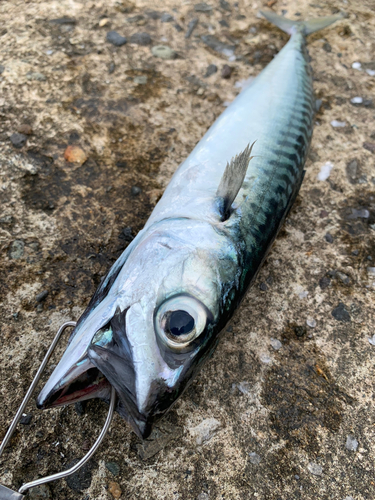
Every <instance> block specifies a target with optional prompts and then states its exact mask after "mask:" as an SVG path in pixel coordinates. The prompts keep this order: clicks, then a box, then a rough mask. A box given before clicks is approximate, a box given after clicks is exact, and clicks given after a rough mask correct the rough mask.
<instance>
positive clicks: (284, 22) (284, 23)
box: [260, 10, 344, 35]
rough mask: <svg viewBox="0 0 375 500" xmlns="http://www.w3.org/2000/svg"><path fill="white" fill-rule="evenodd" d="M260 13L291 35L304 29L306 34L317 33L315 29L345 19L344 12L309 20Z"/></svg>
mask: <svg viewBox="0 0 375 500" xmlns="http://www.w3.org/2000/svg"><path fill="white" fill-rule="evenodd" d="M260 13H261V14H262V15H263V16H264V17H265V18H266V19H267V20H268V21H269V22H270V23H272V24H274V25H275V26H277V27H278V28H280V29H281V30H283V31H285V33H288V34H289V35H293V33H295V32H296V31H302V32H303V34H304V35H310V34H311V33H315V31H319V30H322V29H323V28H326V27H327V26H329V25H330V24H333V23H334V22H336V21H338V20H339V19H343V17H344V16H343V15H342V14H337V15H334V16H327V17H319V18H316V19H309V20H308V21H294V20H292V19H287V18H286V17H283V16H279V15H278V14H275V13H274V12H264V11H262V10H261V11H260Z"/></svg>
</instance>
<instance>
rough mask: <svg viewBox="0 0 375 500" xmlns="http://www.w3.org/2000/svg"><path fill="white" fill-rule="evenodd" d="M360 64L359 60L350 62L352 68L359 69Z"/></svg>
mask: <svg viewBox="0 0 375 500" xmlns="http://www.w3.org/2000/svg"><path fill="white" fill-rule="evenodd" d="M361 66H362V64H361V63H360V62H354V63H353V64H352V68H353V69H361Z"/></svg>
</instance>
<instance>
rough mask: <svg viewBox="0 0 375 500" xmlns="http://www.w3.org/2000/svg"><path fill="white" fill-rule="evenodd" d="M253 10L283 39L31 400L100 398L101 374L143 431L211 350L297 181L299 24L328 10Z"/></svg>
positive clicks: (302, 32)
mask: <svg viewBox="0 0 375 500" xmlns="http://www.w3.org/2000/svg"><path fill="white" fill-rule="evenodd" d="M265 16H266V17H267V18H268V19H269V20H271V22H273V23H274V24H276V25H277V26H279V27H280V28H281V29H283V30H284V31H287V32H288V33H289V34H291V38H290V40H289V42H288V43H287V44H286V46H285V47H284V48H283V49H282V50H281V51H280V53H279V54H278V55H277V57H275V58H274V60H273V61H272V62H271V63H270V64H269V65H268V66H267V67H266V68H265V69H264V70H263V71H262V73H261V74H260V75H259V76H258V77H257V78H256V79H255V80H254V81H253V82H252V84H251V86H249V87H248V88H246V89H245V90H244V91H243V92H241V94H240V95H239V96H238V97H237V98H236V99H235V100H234V102H233V103H232V104H231V105H230V106H229V107H228V108H227V109H226V110H225V112H224V113H223V114H222V115H221V116H220V117H219V119H218V120H217V121H216V122H215V123H214V124H213V126H212V127H211V128H210V129H209V130H208V132H207V133H206V134H205V136H204V137H203V138H202V140H201V141H200V142H199V143H198V145H197V146H196V147H195V149H194V150H193V151H192V153H191V154H190V156H189V157H188V158H187V159H186V160H185V161H184V162H183V163H182V164H181V165H180V166H179V168H178V169H177V171H176V172H175V174H174V175H173V177H172V179H171V181H170V183H169V185H168V187H167V189H166V190H165V193H164V195H163V197H162V198H161V200H160V201H159V203H158V204H157V205H156V207H155V209H154V210H153V212H152V214H151V216H150V218H149V220H148V221H147V223H146V225H145V227H144V229H143V230H142V231H140V233H139V234H138V235H137V237H136V238H135V239H134V240H133V241H132V243H131V244H130V245H129V246H128V248H127V249H126V250H125V251H124V253H123V254H122V255H121V257H120V258H119V259H118V260H117V262H116V263H115V264H114V266H113V267H112V269H111V270H110V271H109V273H108V275H107V276H106V278H105V279H104V280H103V282H102V284H101V285H100V286H99V288H98V290H97V291H96V293H95V295H94V296H93V298H92V300H91V302H90V304H89V306H88V307H87V309H86V311H85V312H84V314H83V315H82V317H81V318H80V319H79V321H78V324H77V326H76V328H75V329H74V332H73V334H72V336H71V338H70V341H69V345H68V347H67V349H66V351H65V353H64V355H63V357H62V359H61V361H60V363H59V364H58V366H57V367H56V369H55V371H54V372H53V374H52V376H51V377H50V379H49V380H48V382H47V384H46V385H45V387H44V388H43V390H42V392H41V393H40V395H39V397H38V401H37V403H38V406H39V407H40V408H47V407H50V406H58V405H63V404H68V403H72V402H76V401H78V400H84V399H89V398H92V397H100V398H102V399H104V400H108V399H109V391H110V386H111V385H112V386H113V387H114V388H115V389H116V392H117V394H118V400H119V403H118V407H117V410H118V411H119V413H120V414H121V415H123V416H124V417H125V418H126V419H127V420H128V421H129V422H130V423H131V425H132V427H133V429H134V430H135V432H136V433H137V434H138V435H139V436H141V437H143V438H145V437H147V436H148V435H149V433H150V432H151V428H152V424H153V423H154V421H156V420H157V419H158V418H160V417H161V416H162V415H163V414H164V413H165V412H166V411H168V409H169V408H170V407H171V406H172V405H173V403H174V402H175V401H176V400H177V398H178V397H179V396H180V395H181V393H182V392H183V390H184V389H185V388H186V387H187V385H188V383H189V382H190V381H191V380H192V377H193V376H194V375H195V374H196V373H197V371H198V369H199V367H200V366H201V365H202V364H203V362H204V361H205V360H206V359H207V357H209V355H210V354H211V353H212V352H213V350H214V349H215V347H216V345H217V342H218V339H219V334H220V332H221V331H222V330H223V329H224V327H225V325H226V324H227V322H228V321H229V320H230V318H231V317H232V315H233V313H234V312H235V310H236V309H237V307H238V305H239V303H240V301H241V300H242V298H243V296H244V294H245V292H246V290H247V289H248V287H249V285H250V284H251V282H252V281H253V280H254V278H255V276H256V274H257V272H258V270H259V268H260V266H261V264H262V262H263V260H264V259H265V257H266V255H267V252H268V250H269V248H270V246H271V244H272V242H273V240H274V239H275V237H276V235H277V233H278V230H279V229H280V227H281V225H282V223H283V221H284V219H285V217H286V215H287V213H288V211H289V209H290V207H291V206H292V204H293V201H294V199H295V197H296V195H297V193H298V190H299V188H300V185H301V182H302V180H303V174H304V170H303V168H304V163H305V159H306V154H307V150H308V147H309V143H310V140H311V135H312V120H313V90H312V78H311V71H310V67H309V63H308V59H307V52H306V41H305V38H306V34H309V33H312V32H314V31H317V30H318V29H322V28H324V27H325V26H328V25H329V24H331V23H332V22H334V21H335V20H337V19H339V17H337V16H336V17H333V16H331V17H330V18H323V19H321V20H313V21H308V22H305V23H297V22H293V21H289V20H287V19H285V18H282V17H279V16H276V15H274V14H265ZM254 142H255V144H253V143H254ZM250 144H253V154H254V156H253V157H250V153H251V148H250V147H249V145H250Z"/></svg>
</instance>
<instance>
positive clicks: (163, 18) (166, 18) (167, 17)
mask: <svg viewBox="0 0 375 500" xmlns="http://www.w3.org/2000/svg"><path fill="white" fill-rule="evenodd" d="M173 19H174V18H173V16H171V15H170V14H168V12H163V14H162V15H161V17H160V21H161V22H162V23H171V22H172V21H173Z"/></svg>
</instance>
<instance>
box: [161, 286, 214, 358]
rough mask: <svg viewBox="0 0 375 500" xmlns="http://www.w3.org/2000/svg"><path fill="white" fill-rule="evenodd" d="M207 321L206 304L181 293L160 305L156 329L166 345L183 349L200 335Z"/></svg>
mask: <svg viewBox="0 0 375 500" xmlns="http://www.w3.org/2000/svg"><path fill="white" fill-rule="evenodd" d="M206 322H207V311H206V308H205V306H204V305H203V304H202V303H201V302H200V301H199V300H197V299H195V298H194V297H190V296H187V295H179V296H177V297H173V298H171V299H168V300H167V301H165V302H164V303H163V304H162V305H161V306H160V307H159V309H158V311H157V313H156V316H155V330H156V333H157V334H158V336H159V338H160V340H161V341H162V342H163V343H164V344H165V345H167V346H168V347H171V348H172V349H177V350H181V349H183V348H185V347H187V346H188V345H189V344H190V343H191V342H192V341H193V340H194V339H196V338H197V337H199V335H200V334H201V333H202V332H203V330H204V328H205V326H206Z"/></svg>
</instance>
